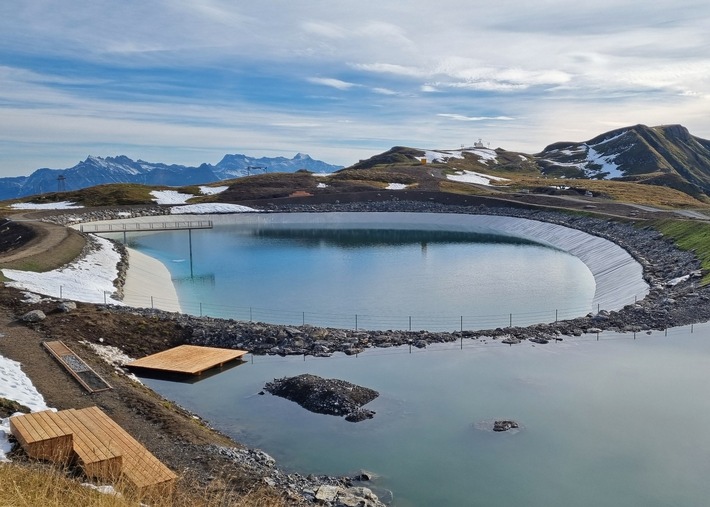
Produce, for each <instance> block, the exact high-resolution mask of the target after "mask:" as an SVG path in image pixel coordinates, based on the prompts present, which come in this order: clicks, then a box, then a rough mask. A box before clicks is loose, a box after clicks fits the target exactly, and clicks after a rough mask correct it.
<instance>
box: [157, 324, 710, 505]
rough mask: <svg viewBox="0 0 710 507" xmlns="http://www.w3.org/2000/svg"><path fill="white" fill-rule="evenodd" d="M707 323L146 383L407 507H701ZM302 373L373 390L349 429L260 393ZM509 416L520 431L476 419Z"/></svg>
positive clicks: (260, 442) (706, 436)
mask: <svg viewBox="0 0 710 507" xmlns="http://www.w3.org/2000/svg"><path fill="white" fill-rule="evenodd" d="M708 366H710V326H708V325H703V326H695V328H694V332H693V333H691V332H690V329H689V328H678V329H671V330H669V331H668V334H667V336H665V335H664V333H663V332H660V333H653V334H652V335H646V334H643V335H641V334H639V335H638V337H637V338H636V339H634V338H633V335H617V334H602V335H601V339H600V340H599V341H596V336H593V337H582V338H572V339H566V340H565V341H564V342H561V343H555V344H552V343H551V344H548V345H544V346H541V345H537V346H535V345H532V344H528V343H523V344H521V345H518V346H513V347H509V346H507V345H502V344H499V343H497V342H493V341H489V342H488V343H483V342H482V341H479V342H470V341H464V343H463V349H461V348H459V344H458V343H457V344H454V345H447V346H432V347H429V348H428V349H424V350H417V349H414V350H413V351H412V353H411V354H410V353H409V351H408V349H407V348H397V349H381V350H377V349H374V350H368V351H366V352H365V353H363V354H361V355H359V356H358V357H346V356H334V357H332V358H323V359H315V358H310V357H309V358H306V360H305V361H304V359H303V357H292V358H279V357H254V358H253V362H251V358H250V360H249V361H247V362H246V363H244V364H241V365H239V366H237V367H234V368H231V369H228V370H226V371H223V372H222V373H219V374H218V375H215V376H212V377H209V378H205V379H204V380H201V381H199V382H197V383H194V384H185V383H175V382H167V381H159V380H146V382H147V383H148V384H149V385H150V386H151V387H152V388H154V389H156V390H157V391H158V392H161V393H162V394H164V395H165V396H167V397H168V398H171V399H174V400H176V401H177V402H179V403H180V404H182V405H183V406H185V407H187V408H188V409H190V410H193V411H195V412H197V413H199V414H201V415H203V416H204V417H206V418H207V419H208V420H209V421H210V422H211V423H212V424H213V425H214V426H215V427H217V428H218V429H220V430H221V431H224V432H226V433H227V434H229V435H231V436H232V437H234V438H236V439H237V440H239V441H241V442H243V443H245V444H247V445H250V446H255V447H259V448H262V449H263V450H265V451H266V452H268V453H269V454H271V455H273V456H274V457H275V458H277V459H278V461H279V464H280V466H282V467H284V468H285V469H287V470H289V471H297V472H300V473H303V474H308V473H316V474H321V473H323V474H345V473H353V472H355V471H357V470H358V469H360V468H365V469H367V470H370V471H372V472H375V473H376V474H378V475H380V478H379V479H378V481H377V485H378V486H380V487H384V488H389V489H391V490H393V491H394V495H395V503H394V505H396V506H398V507H402V506H433V505H447V506H449V505H450V506H470V505H476V506H510V505H526V506H540V507H548V506H550V505H574V506H589V507H597V506H599V505H604V506H629V505H639V506H641V505H642V506H659V507H660V506H671V505H672V506H699V505H707V499H708V498H710V481H708V480H707V477H708V475H709V474H710V460H709V459H708V454H707V450H708V449H710V433H709V432H708V428H709V427H710V404H709V403H708V402H707V385H708V381H709V380H710V373H709V370H708ZM301 373H312V374H316V375H320V376H323V377H330V378H340V379H343V380H348V381H350V382H355V383H357V384H361V385H364V386H367V387H370V388H373V389H376V390H378V391H379V392H380V397H379V398H377V399H376V400H375V401H373V402H372V403H370V404H369V405H368V408H371V409H373V410H375V411H376V412H377V415H376V416H375V418H374V419H372V420H369V421H364V422H361V423H357V424H353V423H348V422H346V421H345V420H344V419H342V418H338V417H334V416H327V415H317V414H312V413H310V412H308V411H306V410H304V409H302V408H300V407H299V406H298V405H296V404H295V403H292V402H289V401H286V400H284V399H281V398H278V397H275V396H271V395H269V394H266V395H263V396H260V395H258V394H257V393H259V392H260V391H261V390H262V388H263V386H264V384H265V383H266V382H268V381H270V380H272V379H274V378H279V377H283V376H291V375H297V374H301ZM495 418H512V419H515V420H516V421H519V422H520V423H521V424H522V426H523V428H522V430H520V431H519V432H518V433H516V434H512V433H493V432H492V431H488V430H486V429H485V428H486V423H488V422H490V421H492V420H493V419H495Z"/></svg>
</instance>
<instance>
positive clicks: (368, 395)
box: [264, 374, 380, 422]
mask: <svg viewBox="0 0 710 507" xmlns="http://www.w3.org/2000/svg"><path fill="white" fill-rule="evenodd" d="M264 389H265V390H266V391H268V392H270V393H271V394H273V395H275V396H281V397H282V398H286V399H287V400H291V401H295V402H296V403H298V404H299V405H301V406H302V407H303V408H305V409H307V410H310V411H311V412H315V413H317V414H329V415H339V416H346V420H348V421H350V422H358V421H364V420H365V419H372V417H373V416H374V415H375V412H373V411H371V410H366V409H363V408H361V407H362V406H363V405H365V404H367V403H369V402H371V401H372V400H374V399H375V398H377V397H378V396H379V395H380V393H378V392H377V391H375V390H373V389H368V388H367V387H362V386H358V385H355V384H351V383H350V382H346V381H344V380H337V379H325V378H321V377H318V376H316V375H309V374H304V375H298V376H296V377H290V378H286V377H285V378H281V379H275V380H273V381H272V382H267V384H266V386H264Z"/></svg>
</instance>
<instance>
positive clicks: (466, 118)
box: [437, 113, 515, 121]
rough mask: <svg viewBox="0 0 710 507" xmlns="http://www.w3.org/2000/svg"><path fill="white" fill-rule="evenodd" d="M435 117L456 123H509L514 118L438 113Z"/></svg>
mask: <svg viewBox="0 0 710 507" xmlns="http://www.w3.org/2000/svg"><path fill="white" fill-rule="evenodd" d="M437 116H441V117H443V118H451V119H452V120H458V121H486V120H495V121H511V120H514V119H515V118H511V117H510V116H464V115H462V114H455V113H439V114H437Z"/></svg>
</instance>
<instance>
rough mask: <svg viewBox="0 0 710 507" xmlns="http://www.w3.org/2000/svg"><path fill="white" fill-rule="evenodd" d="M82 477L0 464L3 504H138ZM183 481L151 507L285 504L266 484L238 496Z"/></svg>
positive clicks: (54, 506)
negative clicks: (88, 484)
mask: <svg viewBox="0 0 710 507" xmlns="http://www.w3.org/2000/svg"><path fill="white" fill-rule="evenodd" d="M82 482H83V481H82V480H80V479H76V478H71V477H70V476H69V475H68V470H62V469H59V468H55V467H50V466H46V465H43V464H38V463H35V464H29V465H27V464H17V463H5V464H0V505H2V506H3V507H34V506H37V505H41V506H42V507H72V506H81V507H84V506H87V507H128V506H131V507H135V506H137V505H140V502H141V500H146V499H141V498H131V497H130V495H129V496H122V495H110V494H104V493H100V492H98V491H95V490H94V489H91V488H88V487H86V486H82V485H81V484H82ZM213 482H216V483H217V484H218V485H219V486H218V487H214V486H212V487H210V486H207V487H205V486H201V485H197V484H192V483H189V482H180V483H178V485H177V489H176V492H175V493H174V495H173V496H172V497H167V498H166V497H162V498H151V499H150V501H149V505H151V507H168V506H171V507H218V506H226V505H230V506H235V507H257V506H259V507H285V506H286V505H287V504H286V503H285V501H284V500H283V499H282V498H281V497H280V496H279V495H278V493H277V492H275V491H273V490H271V489H268V488H266V487H264V488H262V489H258V490H255V491H252V492H250V493H247V494H243V495H239V494H236V493H234V492H232V491H230V490H229V488H228V487H224V485H225V484H228V483H227V482H225V481H221V480H219V479H217V480H216V481H213Z"/></svg>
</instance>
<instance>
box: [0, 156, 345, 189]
mask: <svg viewBox="0 0 710 507" xmlns="http://www.w3.org/2000/svg"><path fill="white" fill-rule="evenodd" d="M299 169H307V170H309V171H312V172H321V173H329V172H334V171H337V170H339V169H342V166H337V165H332V164H328V163H326V162H322V161H320V160H314V159H312V158H311V157H310V156H309V155H307V154H305V153H298V154H296V156H295V157H294V158H293V159H288V158H285V157H274V158H270V157H261V158H254V157H248V156H246V155H242V154H233V155H225V156H224V157H223V158H222V160H221V161H220V162H219V163H218V164H217V165H215V166H213V165H211V164H207V163H203V164H201V165H200V166H199V167H189V166H183V165H176V164H172V165H166V164H162V163H153V162H146V161H145V160H140V159H139V160H138V161H134V160H132V159H131V158H129V157H127V156H126V155H116V156H115V157H99V156H96V155H88V156H87V157H86V159H85V160H83V161H80V162H79V163H78V164H76V165H75V166H74V167H69V168H66V169H46V168H45V169H38V170H36V171H34V172H33V173H32V174H31V175H29V176H20V177H16V178H0V200H2V199H13V198H17V197H24V196H27V195H33V194H41V193H44V192H54V191H57V190H58V187H59V185H58V182H57V181H58V180H57V179H58V177H59V175H60V174H61V175H62V176H63V178H62V181H63V188H64V189H66V190H78V189H81V188H86V187H91V186H95V185H102V184H106V183H139V184H142V185H165V186H175V187H180V186H186V185H196V184H203V183H212V182H215V181H220V180H225V179H232V178H238V177H242V176H247V175H249V174H258V173H259V172H262V171H264V172H295V171H298V170H299Z"/></svg>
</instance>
